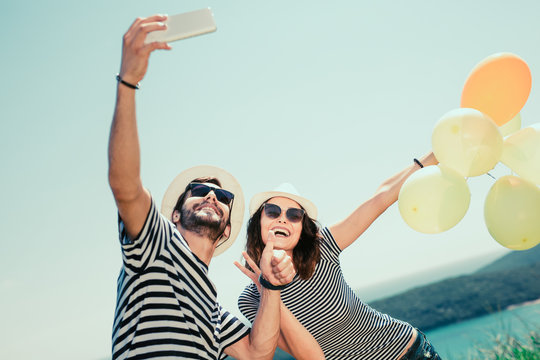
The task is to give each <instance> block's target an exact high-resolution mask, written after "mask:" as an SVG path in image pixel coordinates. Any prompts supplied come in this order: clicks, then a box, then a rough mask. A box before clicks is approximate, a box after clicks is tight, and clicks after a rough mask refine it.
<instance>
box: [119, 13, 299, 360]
mask: <svg viewBox="0 0 540 360" xmlns="http://www.w3.org/2000/svg"><path fill="white" fill-rule="evenodd" d="M165 19H166V17H164V16H158V15H156V16H151V17H148V18H144V19H142V18H139V19H137V20H135V22H134V23H133V24H132V25H131V27H130V28H129V30H128V31H127V32H126V34H125V35H124V41H123V50H122V63H121V70H120V74H119V75H118V76H117V80H118V88H117V99H116V108H115V113H114V118H113V122H112V126H111V134H110V139H109V183H110V186H111V189H112V192H113V195H114V198H115V201H116V204H117V207H118V214H119V231H120V240H121V246H122V253H123V267H122V270H121V273H120V276H119V279H118V295H117V304H116V313H115V321H114V325H113V349H112V351H113V359H148V358H193V359H222V358H224V357H226V355H231V356H234V357H235V358H238V359H258V358H268V359H270V358H272V356H273V353H274V351H275V348H276V344H277V339H278V334H279V317H280V291H279V290H280V289H281V288H282V287H283V286H284V285H285V284H287V283H289V282H290V281H291V280H292V279H293V277H294V274H295V273H294V269H293V266H292V262H291V259H290V257H288V256H287V255H286V254H284V253H274V252H273V241H269V243H268V246H266V248H265V250H264V253H263V257H262V259H261V263H260V268H261V279H262V281H261V283H262V285H263V288H262V290H261V292H262V294H261V297H262V301H261V306H260V309H259V312H258V315H257V318H256V320H255V322H254V323H253V327H252V328H251V330H250V329H249V328H248V327H246V326H245V325H244V324H243V323H242V322H240V321H239V320H238V319H237V318H236V317H235V316H233V315H231V314H230V313H229V312H227V311H225V310H224V309H223V308H222V307H221V306H220V305H219V304H218V303H217V300H216V296H217V294H216V290H215V287H214V285H213V284H212V282H211V281H210V279H209V278H208V266H209V264H210V260H211V259H212V256H213V255H215V254H217V253H218V252H221V251H223V250H224V249H225V248H226V247H228V246H230V244H231V243H232V242H233V241H234V239H235V237H236V236H237V235H238V231H239V229H240V226H241V222H242V218H243V208H244V199H243V195H242V192H241V189H240V186H239V185H238V183H237V182H236V180H235V179H234V178H233V177H232V176H231V175H230V174H228V173H226V172H225V171H224V170H221V169H218V168H214V167H208V166H200V167H195V168H191V169H188V170H186V171H184V172H182V173H181V174H180V175H179V176H178V177H177V178H176V179H175V180H174V181H173V183H172V184H171V186H170V187H169V189H168V190H167V192H166V194H165V197H164V201H163V204H162V205H163V206H162V214H160V213H159V212H158V210H157V208H156V205H155V203H154V201H153V199H152V198H151V196H150V193H149V192H148V191H147V190H146V189H145V188H144V187H143V185H142V182H141V179H140V171H139V168H140V155H139V143H138V135H137V125H136V117H135V91H136V90H137V88H138V86H137V85H136V84H138V82H139V81H140V80H142V78H143V77H144V75H145V73H146V70H147V67H148V59H149V57H150V54H151V53H152V52H153V51H154V50H157V49H170V47H169V45H167V44H166V43H158V42H156V43H151V44H146V45H145V44H144V40H145V38H146V35H147V34H148V33H149V32H151V31H156V30H163V29H165V26H164V25H163V23H162V22H163V21H164V20H165Z"/></svg>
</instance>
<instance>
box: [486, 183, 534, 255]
mask: <svg viewBox="0 0 540 360" xmlns="http://www.w3.org/2000/svg"><path fill="white" fill-rule="evenodd" d="M484 220H485V222H486V226H487V228H488V231H489V233H490V234H491V236H492V237H493V239H495V240H496V241H497V242H499V243H500V244H501V245H502V246H505V247H507V248H509V249H512V250H526V249H530V248H532V247H534V246H536V245H538V244H539V243H540V189H538V187H537V186H536V185H534V184H533V183H531V182H528V181H527V180H524V179H522V178H519V177H517V176H512V175H508V176H503V177H502V178H499V179H498V180H497V181H496V182H495V184H493V186H492V187H491V189H490V190H489V192H488V195H487V197H486V202H485V204H484Z"/></svg>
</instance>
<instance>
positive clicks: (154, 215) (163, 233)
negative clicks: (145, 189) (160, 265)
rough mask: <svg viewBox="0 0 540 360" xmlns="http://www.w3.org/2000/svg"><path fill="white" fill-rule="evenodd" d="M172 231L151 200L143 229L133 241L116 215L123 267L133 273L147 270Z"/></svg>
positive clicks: (170, 225) (171, 226)
mask: <svg viewBox="0 0 540 360" xmlns="http://www.w3.org/2000/svg"><path fill="white" fill-rule="evenodd" d="M173 231H174V229H173V224H172V223H171V222H169V221H167V219H165V217H163V216H162V215H161V214H160V213H159V211H158V210H157V207H156V204H155V202H154V200H153V199H152V201H151V204H150V210H149V211H148V215H147V216H146V220H145V222H144V225H143V228H142V230H141V232H140V233H139V235H138V236H137V237H136V238H135V239H131V238H130V237H129V235H128V234H127V231H126V229H125V225H124V222H123V220H122V219H121V217H120V215H118V236H119V240H120V245H121V247H122V259H123V262H124V266H125V267H126V268H127V269H129V270H131V271H134V272H139V271H141V270H143V269H145V268H147V267H148V266H149V264H151V263H152V262H154V260H155V259H156V258H157V257H158V256H159V254H160V252H161V251H162V250H163V247H164V246H165V243H166V241H167V240H168V239H170V238H171V236H172V232H173Z"/></svg>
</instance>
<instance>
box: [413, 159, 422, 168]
mask: <svg viewBox="0 0 540 360" xmlns="http://www.w3.org/2000/svg"><path fill="white" fill-rule="evenodd" d="M414 162H415V163H416V164H418V166H420V168H423V167H424V165H422V163H421V162H420V160H418V159H417V158H414Z"/></svg>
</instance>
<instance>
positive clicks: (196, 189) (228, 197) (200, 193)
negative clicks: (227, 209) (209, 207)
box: [188, 183, 234, 205]
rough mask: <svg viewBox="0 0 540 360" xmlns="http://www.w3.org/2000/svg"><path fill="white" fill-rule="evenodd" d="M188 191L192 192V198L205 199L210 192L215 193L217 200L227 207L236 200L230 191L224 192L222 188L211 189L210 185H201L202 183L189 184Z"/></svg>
mask: <svg viewBox="0 0 540 360" xmlns="http://www.w3.org/2000/svg"><path fill="white" fill-rule="evenodd" d="M188 190H190V191H191V196H197V197H205V196H206V195H208V193H209V192H210V191H213V192H214V194H215V195H216V199H218V201H219V202H220V203H223V204H225V205H229V204H230V203H231V202H232V201H233V199H234V194H233V193H232V192H230V191H227V190H223V189H220V188H215V187H210V186H208V185H205V184H201V183H191V184H189V185H188Z"/></svg>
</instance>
